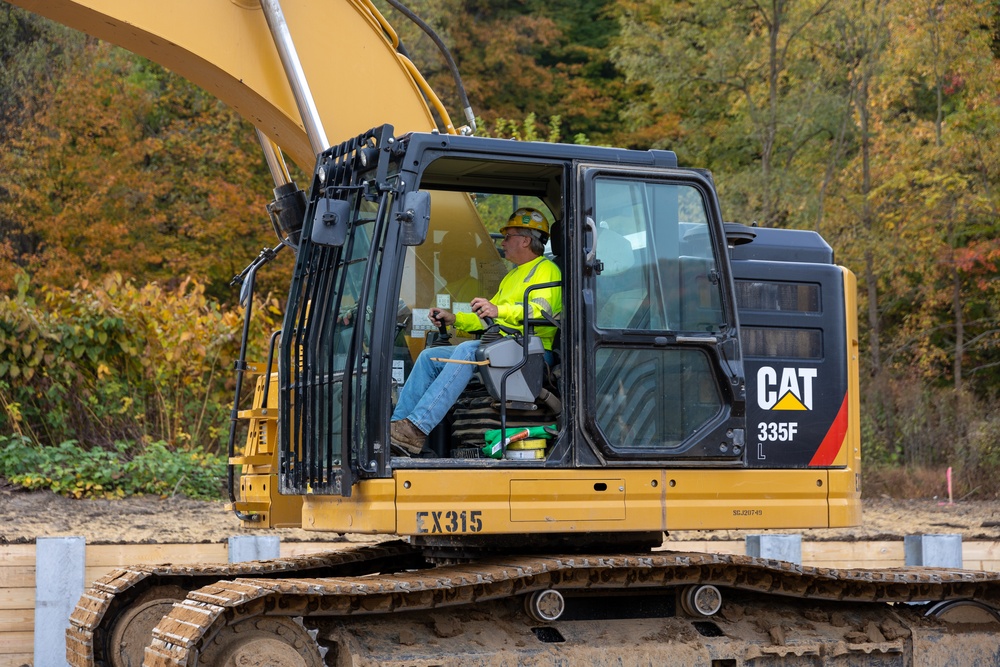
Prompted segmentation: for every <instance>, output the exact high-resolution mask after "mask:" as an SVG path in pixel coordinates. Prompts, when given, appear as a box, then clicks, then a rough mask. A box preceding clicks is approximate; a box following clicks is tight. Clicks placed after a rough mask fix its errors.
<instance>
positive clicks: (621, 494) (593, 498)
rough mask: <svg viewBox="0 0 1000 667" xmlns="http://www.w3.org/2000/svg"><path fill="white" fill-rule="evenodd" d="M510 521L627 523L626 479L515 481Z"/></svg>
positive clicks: (513, 481) (512, 481)
mask: <svg viewBox="0 0 1000 667" xmlns="http://www.w3.org/2000/svg"><path fill="white" fill-rule="evenodd" d="M510 520H511V521H624V520H625V480H624V479H622V478H591V479H560V480H552V479H513V480H511V482H510Z"/></svg>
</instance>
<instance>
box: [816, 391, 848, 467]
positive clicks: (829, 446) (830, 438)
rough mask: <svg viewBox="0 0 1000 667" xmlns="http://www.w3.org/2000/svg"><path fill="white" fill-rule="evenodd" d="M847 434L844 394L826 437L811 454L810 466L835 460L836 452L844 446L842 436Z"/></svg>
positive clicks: (827, 463) (828, 463) (826, 464)
mask: <svg viewBox="0 0 1000 667" xmlns="http://www.w3.org/2000/svg"><path fill="white" fill-rule="evenodd" d="M846 436H847V394H844V402H843V403H841V405H840V412H838V413H837V418H836V419H834V420H833V423H832V424H831V425H830V430H829V431H827V432H826V437H825V438H823V442H822V443H820V445H819V449H817V450H816V453H815V454H813V457H812V460H811V461H810V462H809V465H810V466H828V465H831V464H832V463H833V462H834V461H836V460H837V454H839V453H840V449H841V447H843V446H844V438H845V437H846Z"/></svg>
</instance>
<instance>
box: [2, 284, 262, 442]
mask: <svg viewBox="0 0 1000 667" xmlns="http://www.w3.org/2000/svg"><path fill="white" fill-rule="evenodd" d="M255 313H257V314H258V315H259V317H258V318H256V319H258V320H259V321H260V322H261V324H259V325H258V326H256V327H255V330H256V332H257V333H256V335H255V336H254V337H253V339H252V340H253V342H255V343H258V344H259V345H261V346H263V345H266V333H264V331H263V330H262V328H266V329H267V330H268V331H269V330H270V329H272V328H274V327H275V326H276V313H277V307H276V304H275V303H274V302H273V301H272V302H271V303H269V304H266V307H260V306H259V307H257V308H255ZM240 319H241V318H240V315H239V314H238V313H235V312H227V311H224V310H223V309H221V308H220V307H219V305H218V304H217V303H215V302H213V301H211V300H210V299H208V298H207V297H206V296H205V289H204V286H203V285H202V284H201V283H199V282H197V281H195V280H191V279H188V280H184V281H182V282H181V283H180V284H179V285H178V286H177V287H176V288H174V289H165V288H163V287H160V286H159V285H157V284H155V283H153V284H149V285H145V286H143V287H138V286H136V285H134V284H132V283H131V282H127V281H123V280H122V278H121V276H118V275H115V276H110V277H108V278H106V279H105V280H104V281H103V282H102V284H100V285H91V284H89V283H88V282H86V281H83V282H81V283H80V284H78V285H77V286H76V287H75V288H74V289H72V290H64V289H60V288H57V287H42V288H41V289H40V290H39V293H38V295H37V297H36V296H35V295H33V294H32V293H31V292H30V291H29V283H28V279H27V277H25V276H24V275H23V274H21V275H20V276H19V277H18V290H17V294H16V295H15V296H13V297H10V296H5V297H3V298H2V299H0V432H3V433H13V434H19V435H24V436H26V437H28V438H29V439H30V440H32V441H33V442H36V443H39V444H41V445H46V446H56V445H60V443H64V442H67V441H74V442H78V443H80V444H81V445H82V446H83V447H84V449H86V450H88V451H89V450H93V449H95V448H104V449H108V450H112V449H113V446H114V443H116V442H137V443H151V442H155V441H164V442H167V443H170V447H171V448H177V447H179V448H190V447H195V446H198V447H202V448H203V449H205V450H207V451H215V452H218V451H221V450H222V445H223V444H224V442H225V437H226V435H227V433H228V430H227V429H228V425H229V414H230V409H231V401H232V388H231V387H232V385H231V382H232V380H233V377H234V376H233V374H232V371H231V370H229V369H231V368H232V364H233V361H234V360H235V358H236V356H237V354H238V352H239V342H240V340H239V338H240V331H241V326H240ZM227 382H228V383H230V384H229V386H228V387H227Z"/></svg>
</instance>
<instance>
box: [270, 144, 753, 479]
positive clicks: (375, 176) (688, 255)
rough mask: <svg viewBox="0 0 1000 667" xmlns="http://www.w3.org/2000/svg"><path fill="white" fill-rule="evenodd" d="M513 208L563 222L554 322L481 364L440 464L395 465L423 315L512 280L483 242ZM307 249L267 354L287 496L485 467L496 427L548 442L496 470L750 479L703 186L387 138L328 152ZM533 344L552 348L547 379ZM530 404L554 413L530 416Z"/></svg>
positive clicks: (660, 158)
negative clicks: (392, 425) (647, 468)
mask: <svg viewBox="0 0 1000 667" xmlns="http://www.w3.org/2000/svg"><path fill="white" fill-rule="evenodd" d="M526 205H530V206H534V207H538V208H540V209H541V210H543V211H544V212H545V213H546V215H548V216H550V219H551V220H553V221H554V224H553V225H552V229H551V232H552V239H551V247H552V249H553V253H552V259H553V261H556V262H557V263H558V264H559V265H560V267H561V271H562V284H561V289H562V294H563V303H564V307H563V312H562V313H560V314H559V319H558V321H545V320H537V321H529V322H528V324H529V329H530V330H529V335H528V336H525V337H521V336H511V337H509V338H506V339H501V340H500V341H497V342H495V343H492V344H491V345H483V346H482V347H481V349H480V353H479V358H480V359H481V360H482V362H483V364H484V366H483V367H482V370H481V378H482V380H483V381H482V382H479V381H474V382H472V383H470V387H469V388H468V389H467V394H468V400H465V399H466V398H467V397H466V396H463V398H462V399H460V400H459V402H458V404H456V407H455V410H454V414H453V415H452V417H451V418H449V420H448V423H446V424H444V430H445V433H443V434H441V433H438V434H436V436H435V435H434V434H432V440H433V439H434V438H435V437H437V439H438V441H441V440H443V441H444V443H445V444H444V445H440V446H438V447H437V448H436V451H435V453H436V454H437V456H436V457H434V458H403V457H398V456H394V455H393V453H392V451H391V448H390V447H389V442H388V424H389V416H390V414H391V412H392V407H393V400H394V397H395V395H396V394H397V392H398V389H399V387H400V386H401V385H403V384H404V383H405V382H406V379H407V373H408V369H409V366H410V364H411V363H412V361H413V360H414V359H415V357H416V355H417V354H419V352H420V350H422V349H423V348H424V346H425V345H427V344H428V341H429V339H430V337H429V335H428V334H430V333H431V332H430V329H432V326H431V324H430V322H429V320H428V318H427V314H428V312H429V309H430V308H431V307H433V306H437V307H442V308H449V309H453V310H456V311H461V310H462V309H463V308H464V309H468V307H469V306H468V302H469V300H471V298H473V297H474V296H486V297H489V296H491V295H492V294H493V293H495V291H496V289H497V285H498V284H499V282H500V280H501V279H502V278H503V276H504V275H505V274H506V273H507V271H508V265H507V264H506V263H505V262H504V261H503V260H502V259H501V257H500V256H499V254H498V253H497V251H496V247H495V245H494V244H493V243H492V242H491V241H490V233H491V232H495V231H496V230H498V229H499V227H500V226H501V225H502V224H503V222H504V221H505V220H506V218H507V216H508V215H509V214H510V212H511V211H512V210H513V209H514V208H516V207H518V206H526ZM301 238H302V240H301V243H300V246H299V248H298V255H297V262H296V267H295V273H294V277H293V280H292V287H291V293H290V299H289V306H288V309H287V312H286V315H285V320H284V325H283V329H282V333H281V342H280V355H279V375H280V389H279V394H280V404H279V415H280V419H281V424H280V427H279V429H278V431H279V434H280V441H281V457H280V462H281V463H280V468H281V471H280V485H281V492H282V493H285V494H303V495H312V494H318V495H322V494H330V495H341V496H348V497H349V496H351V494H352V493H353V492H354V490H355V487H356V485H357V484H358V483H359V481H361V480H365V479H387V478H390V477H392V475H393V472H394V471H399V470H405V469H407V468H453V469H454V468H467V469H472V468H475V469H480V470H481V469H482V466H483V465H484V461H483V460H481V458H482V457H481V455H480V454H478V453H477V452H478V449H479V448H481V447H482V446H483V445H484V444H485V442H484V440H483V437H484V433H485V432H486V431H487V430H489V429H490V428H497V427H499V428H501V429H507V428H510V427H517V428H520V427H530V426H541V425H546V426H548V432H549V434H550V435H551V438H550V440H549V442H547V443H546V447H545V453H544V456H543V457H535V458H532V459H531V460H530V461H526V460H524V459H520V458H518V459H510V458H501V459H500V460H497V461H493V462H491V463H490V465H493V466H498V467H501V468H503V467H508V466H511V467H525V466H536V467H543V468H552V469H562V470H571V469H576V468H581V467H606V466H608V465H609V464H610V462H617V463H624V464H626V465H636V464H640V463H642V464H646V465H655V464H656V463H657V462H659V463H660V464H662V463H664V462H667V461H675V460H681V461H687V462H689V463H697V464H699V465H707V466H722V467H741V466H743V465H744V448H745V447H744V433H745V423H744V418H743V414H744V402H745V396H744V380H743V371H742V363H741V358H740V344H739V333H738V332H739V327H738V323H737V320H736V312H735V307H734V297H733V287H732V285H733V283H732V277H731V276H730V275H729V273H728V264H727V262H726V261H725V253H726V248H727V246H726V241H725V237H724V234H723V227H722V222H721V216H720V215H719V210H718V203H717V201H716V198H715V193H714V190H713V188H712V184H711V181H710V179H709V178H708V177H707V176H706V175H705V174H703V173H700V172H697V171H692V170H682V169H677V167H676V158H675V157H674V155H673V154H672V153H670V152H667V151H648V152H638V151H626V150H619V149H607V148H595V147H585V146H569V145H564V144H543V143H522V142H510V141H501V140H492V139H482V138H474V137H461V136H446V135H439V134H410V135H406V136H403V137H394V136H392V128H391V127H388V126H383V127H381V128H376V129H375V130H372V131H370V132H368V133H366V134H364V135H361V136H359V137H357V138H355V139H354V140H352V141H349V142H345V143H343V144H341V145H339V146H337V147H334V148H332V149H330V150H328V151H326V152H324V153H322V154H321V155H320V157H319V160H318V162H317V166H316V170H315V174H314V178H313V182H312V185H311V189H310V196H309V204H308V207H307V210H306V214H305V222H304V226H303V229H302V234H301ZM526 298H530V295H526ZM401 311H405V312H406V313H408V319H406V320H405V323H404V324H403V325H402V328H401V325H400V318H399V312H401ZM529 319H530V318H529ZM540 332H547V333H546V334H545V335H548V336H550V338H551V337H554V338H555V340H556V344H555V346H554V347H553V349H552V354H551V355H548V356H550V357H551V358H553V359H555V360H557V362H558V367H559V368H558V372H557V373H552V372H551V371H552V365H553V364H548V365H546V364H545V363H544V362H541V359H542V357H543V356H545V355H543V354H542V353H544V352H545V350H544V349H543V348H542V347H541V343H540V342H539V338H538V335H537V334H539V333H540ZM556 332H558V335H555V334H556ZM532 333H533V334H535V335H531V334H532ZM400 334H402V336H403V338H404V339H405V341H406V344H405V345H400V344H398V342H396V341H397V339H398V337H399V335H400ZM401 353H402V354H401ZM543 384H545V385H547V386H546V387H543V386H542V385H543ZM543 391H544V392H545V393H544V396H545V397H546V398H549V399H552V400H550V401H548V404H547V405H542V406H539V405H536V400H537V399H538V397H539V395H540V394H541V393H542V392H543ZM502 432H506V431H502Z"/></svg>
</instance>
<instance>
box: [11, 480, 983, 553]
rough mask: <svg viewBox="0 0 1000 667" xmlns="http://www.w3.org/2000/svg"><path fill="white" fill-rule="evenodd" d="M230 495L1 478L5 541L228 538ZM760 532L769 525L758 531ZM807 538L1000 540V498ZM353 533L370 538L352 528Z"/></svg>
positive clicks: (901, 514) (893, 513)
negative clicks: (44, 486)
mask: <svg viewBox="0 0 1000 667" xmlns="http://www.w3.org/2000/svg"><path fill="white" fill-rule="evenodd" d="M246 532H247V531H245V530H243V529H241V528H240V525H239V522H238V521H237V520H236V518H235V517H234V516H233V515H232V513H230V512H227V511H226V509H225V504H224V503H222V502H206V501H198V500H189V499H187V498H159V497H149V496H146V497H137V498H128V499H125V500H75V499H69V498H63V497H61V496H57V495H55V494H54V493H50V492H43V491H30V492H29V491H23V490H18V489H14V488H11V487H3V486H0V544H16V543H30V542H33V541H34V540H35V538H36V537H58V536H71V535H72V536H77V535H79V536H83V537H85V538H86V540H87V543H88V544H136V543H161V544H167V543H204V542H222V541H225V540H226V539H227V538H229V537H230V536H232V535H238V534H241V533H246ZM753 532H754V533H759V532H761V531H753ZM775 532H801V533H802V535H803V539H805V540H849V541H851V540H876V539H877V540H892V539H900V540H901V539H902V538H903V536H904V535H914V534H926V533H959V534H961V535H962V539H963V540H1000V501H992V502H989V501H967V502H960V503H955V504H953V505H948V504H941V503H940V501H938V500H891V499H888V498H875V499H868V500H865V501H864V519H863V524H862V525H861V526H859V527H855V528H841V529H828V530H804V531H775ZM274 533H276V534H277V535H279V536H280V537H281V539H282V541H333V540H337V539H338V536H336V535H335V534H330V533H315V532H309V531H304V530H293V529H281V530H277V531H274ZM745 534H746V531H735V530H720V531H704V532H700V531H699V532H695V531H679V532H675V533H673V534H672V537H673V538H674V539H682V540H692V539H706V540H733V539H741V538H743V537H744V536H745ZM339 539H350V540H351V541H355V540H359V539H365V538H361V537H360V536H350V537H349V538H339Z"/></svg>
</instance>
